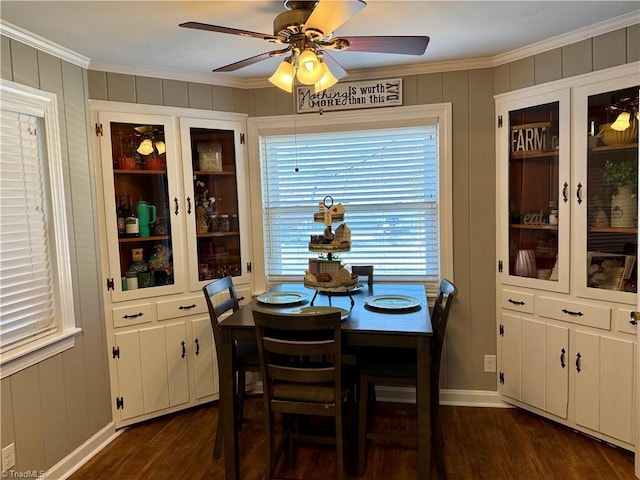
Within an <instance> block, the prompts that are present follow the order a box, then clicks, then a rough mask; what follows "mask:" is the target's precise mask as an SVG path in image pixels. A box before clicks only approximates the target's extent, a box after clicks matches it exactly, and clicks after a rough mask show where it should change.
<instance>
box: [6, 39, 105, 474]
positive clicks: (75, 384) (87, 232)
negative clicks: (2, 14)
mask: <svg viewBox="0 0 640 480" xmlns="http://www.w3.org/2000/svg"><path fill="white" fill-rule="evenodd" d="M1 48H2V50H1V52H0V54H1V57H2V69H1V74H2V78H3V79H6V80H12V81H14V82H17V83H21V84H25V85H29V86H31V87H35V88H39V89H41V90H45V91H48V92H53V93H55V94H56V95H57V97H58V111H59V116H60V118H59V121H60V133H61V137H62V138H61V146H62V159H63V162H64V182H65V189H64V190H65V194H66V202H67V210H68V211H67V219H68V221H69V225H68V233H69V242H70V246H71V263H72V270H73V271H72V275H73V290H74V301H75V313H76V324H77V325H78V326H79V327H81V328H82V334H81V335H79V336H78V337H76V343H75V347H74V348H72V349H70V350H67V351H66V352H64V353H62V354H59V355H57V356H55V357H52V358H50V359H48V360H45V361H43V362H41V363H39V364H37V365H34V366H32V367H30V368H27V369H25V370H22V371H21V372H19V373H16V374H15V375H12V376H10V377H7V378H4V379H3V380H2V382H1V383H0V389H1V398H0V401H1V403H0V405H1V417H0V424H1V431H0V433H1V436H2V447H5V446H6V445H9V444H10V443H15V447H16V461H17V464H16V467H15V469H14V470H15V471H16V472H24V471H26V470H36V471H37V470H48V469H50V468H51V467H52V466H53V465H55V464H56V463H58V462H59V461H60V460H61V459H63V458H64V457H66V456H67V455H68V454H69V453H70V452H72V451H74V450H75V449H76V448H78V447H79V446H80V445H82V444H83V443H85V442H86V441H87V440H88V439H89V438H91V437H92V436H93V435H94V434H95V433H96V432H98V431H99V430H101V429H102V428H104V427H105V426H106V425H108V424H109V423H110V422H111V407H110V403H109V402H110V398H111V394H110V393H109V375H108V364H107V347H106V342H105V333H104V320H103V316H102V315H103V314H102V309H101V308H100V305H101V303H102V301H101V299H100V297H99V288H100V286H99V283H100V279H99V278H98V271H97V269H96V266H97V265H99V263H100V261H99V258H100V257H99V253H98V248H97V246H98V245H97V242H98V239H97V229H96V224H95V221H94V218H95V214H94V212H95V192H94V188H93V182H94V173H93V160H92V152H91V143H90V140H89V137H88V135H87V132H88V126H89V117H88V109H87V96H88V95H87V72H86V70H84V69H82V68H80V67H77V66H74V65H71V64H69V63H66V62H64V61H61V60H59V59H57V58H55V57H53V56H50V55H48V54H44V53H42V52H39V51H37V50H35V49H33V48H31V47H28V46H25V45H24V44H22V43H19V42H15V41H13V40H9V39H7V38H6V37H1Z"/></svg>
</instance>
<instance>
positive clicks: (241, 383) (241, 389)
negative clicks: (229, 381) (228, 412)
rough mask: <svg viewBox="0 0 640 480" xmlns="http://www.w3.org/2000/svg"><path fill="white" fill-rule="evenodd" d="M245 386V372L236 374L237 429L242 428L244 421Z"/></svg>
mask: <svg viewBox="0 0 640 480" xmlns="http://www.w3.org/2000/svg"><path fill="white" fill-rule="evenodd" d="M246 385H247V374H246V373H245V372H238V408H237V411H238V417H237V420H238V427H241V426H242V421H243V419H244V396H245V392H246Z"/></svg>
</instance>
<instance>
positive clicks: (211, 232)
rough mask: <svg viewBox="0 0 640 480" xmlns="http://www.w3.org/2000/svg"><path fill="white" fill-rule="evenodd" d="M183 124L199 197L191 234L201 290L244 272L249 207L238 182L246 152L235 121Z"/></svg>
mask: <svg viewBox="0 0 640 480" xmlns="http://www.w3.org/2000/svg"><path fill="white" fill-rule="evenodd" d="M180 125H181V136H182V155H183V161H184V165H183V167H184V175H185V188H186V189H187V202H188V203H189V202H190V198H192V199H193V201H192V213H191V215H190V218H188V219H187V232H188V234H187V235H188V238H189V252H190V261H191V262H192V263H193V265H191V275H190V277H191V288H192V289H196V288H201V286H202V285H203V284H204V283H203V282H208V281H211V280H212V279H215V278H221V277H224V276H226V275H231V276H232V277H240V276H241V275H242V274H243V270H242V265H243V263H242V255H243V250H244V249H243V245H242V241H241V234H242V235H244V236H247V232H246V230H244V225H245V221H246V219H245V218H244V213H243V212H246V209H245V207H244V203H243V201H242V197H240V196H239V194H238V182H239V181H244V174H243V173H242V172H243V159H244V155H243V152H242V148H241V147H237V145H240V143H239V136H240V131H239V127H237V126H236V125H235V124H234V123H233V122H226V123H225V122H218V121H214V120H196V119H181V120H180ZM186 179H190V181H187V180H186ZM187 183H188V184H187ZM189 189H192V190H191V192H189ZM243 193H245V192H243ZM189 197H190V198H189ZM187 208H189V207H187ZM243 230H244V231H243Z"/></svg>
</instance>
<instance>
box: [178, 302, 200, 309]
mask: <svg viewBox="0 0 640 480" xmlns="http://www.w3.org/2000/svg"><path fill="white" fill-rule="evenodd" d="M192 308H196V304H195V303H192V304H191V305H180V306H179V307H178V310H191V309H192Z"/></svg>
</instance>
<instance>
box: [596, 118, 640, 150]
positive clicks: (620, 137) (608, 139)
mask: <svg viewBox="0 0 640 480" xmlns="http://www.w3.org/2000/svg"><path fill="white" fill-rule="evenodd" d="M599 135H601V137H602V143H604V144H605V145H607V146H609V145H623V144H626V143H637V142H638V122H637V121H633V122H631V123H630V124H629V128H627V129H626V130H623V131H622V132H620V131H618V130H614V129H612V128H611V124H610V123H605V124H604V125H600V134H599Z"/></svg>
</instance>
